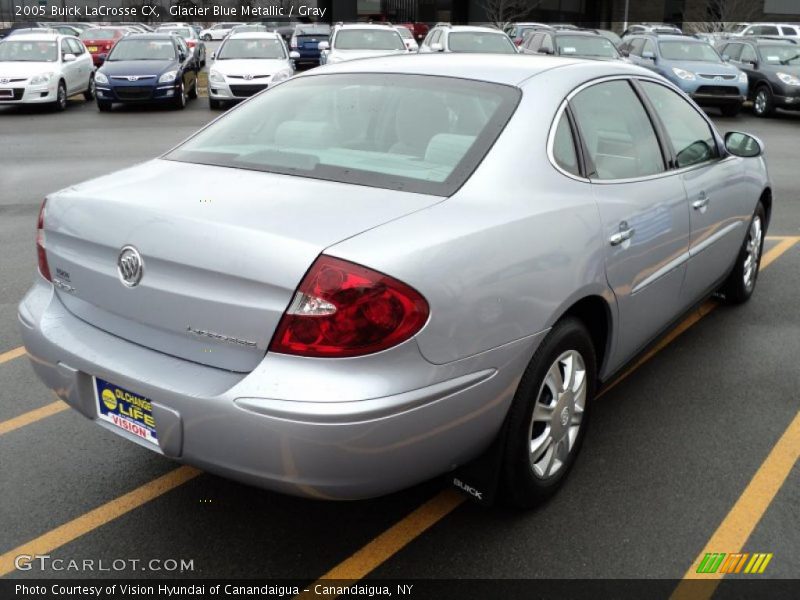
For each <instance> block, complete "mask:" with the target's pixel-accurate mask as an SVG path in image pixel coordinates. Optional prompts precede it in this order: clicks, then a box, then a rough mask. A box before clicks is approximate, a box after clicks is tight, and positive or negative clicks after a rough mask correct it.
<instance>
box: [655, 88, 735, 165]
mask: <svg viewBox="0 0 800 600" xmlns="http://www.w3.org/2000/svg"><path fill="white" fill-rule="evenodd" d="M641 85H642V88H643V89H644V91H645V93H646V94H647V97H648V98H649V99H650V102H651V103H652V104H653V107H654V108H655V110H656V113H657V114H658V118H659V119H661V121H662V122H663V123H664V126H665V127H664V128H665V129H666V131H667V137H668V138H669V140H670V141H671V142H672V147H673V149H674V150H675V155H676V157H677V161H678V165H677V166H678V167H679V168H681V167H689V166H691V165H696V164H699V163H704V162H706V161H709V160H712V159H714V158H717V157H718V156H719V151H718V150H717V142H716V140H715V139H714V132H713V131H712V130H711V127H710V126H709V124H708V123H707V122H706V120H705V119H704V118H703V117H702V116H700V113H698V112H697V111H696V110H695V109H694V108H693V107H692V106H691V105H690V104H689V103H688V102H686V100H684V99H683V98H681V97H680V96H679V95H678V94H676V93H675V92H673V91H672V90H670V89H667V88H666V87H664V86H663V85H659V84H657V83H651V82H649V81H642V82H641Z"/></svg>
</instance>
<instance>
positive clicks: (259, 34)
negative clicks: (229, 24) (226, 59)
mask: <svg viewBox="0 0 800 600" xmlns="http://www.w3.org/2000/svg"><path fill="white" fill-rule="evenodd" d="M228 39H229V40H245V39H247V40H262V39H263V40H276V39H281V34H280V33H276V32H274V31H239V32H238V33H237V32H234V33H232V34H230V35H229V36H228Z"/></svg>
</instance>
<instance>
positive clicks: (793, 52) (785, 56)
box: [761, 44, 800, 65]
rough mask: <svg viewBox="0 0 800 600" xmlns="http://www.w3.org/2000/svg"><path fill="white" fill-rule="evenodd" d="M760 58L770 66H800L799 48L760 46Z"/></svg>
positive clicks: (789, 45) (793, 46)
mask: <svg viewBox="0 0 800 600" xmlns="http://www.w3.org/2000/svg"><path fill="white" fill-rule="evenodd" d="M761 56H763V57H764V62H766V63H767V64H770V65H800V46H797V45H795V44H786V45H785V46H778V45H775V46H761Z"/></svg>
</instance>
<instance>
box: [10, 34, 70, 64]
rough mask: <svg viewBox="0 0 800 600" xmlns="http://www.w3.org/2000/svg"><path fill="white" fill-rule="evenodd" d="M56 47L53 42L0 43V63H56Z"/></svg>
mask: <svg viewBox="0 0 800 600" xmlns="http://www.w3.org/2000/svg"><path fill="white" fill-rule="evenodd" d="M57 60H58V46H57V45H56V43H55V42H44V41H41V42H39V41H37V42H29V41H14V40H13V39H10V40H4V41H2V42H0V62H5V61H20V62H56V61H57Z"/></svg>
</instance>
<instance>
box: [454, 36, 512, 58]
mask: <svg viewBox="0 0 800 600" xmlns="http://www.w3.org/2000/svg"><path fill="white" fill-rule="evenodd" d="M449 40H450V50H451V52H483V53H489V54H516V53H517V50H516V48H515V47H514V44H513V43H512V42H511V40H510V39H508V36H507V35H506V34H504V33H491V32H483V31H460V32H456V33H451V34H450V38H449Z"/></svg>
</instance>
